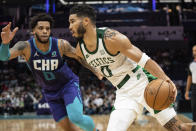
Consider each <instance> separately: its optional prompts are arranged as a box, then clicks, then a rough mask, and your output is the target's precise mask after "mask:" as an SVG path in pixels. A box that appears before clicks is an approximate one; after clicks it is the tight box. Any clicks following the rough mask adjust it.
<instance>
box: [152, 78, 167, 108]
mask: <svg viewBox="0 0 196 131" xmlns="http://www.w3.org/2000/svg"><path fill="white" fill-rule="evenodd" d="M163 82H164V80H163V81H162V82H161V85H160V86H159V89H158V91H157V93H156V96H155V99H154V103H153V109H154V105H155V102H156V99H157V94H158V93H159V90H160V88H161V86H162V84H163Z"/></svg>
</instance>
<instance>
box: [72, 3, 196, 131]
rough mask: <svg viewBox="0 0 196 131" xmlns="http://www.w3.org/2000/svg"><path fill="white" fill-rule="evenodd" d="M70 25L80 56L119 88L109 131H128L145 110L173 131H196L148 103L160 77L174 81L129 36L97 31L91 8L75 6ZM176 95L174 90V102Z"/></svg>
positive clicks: (93, 12) (115, 32) (192, 126)
mask: <svg viewBox="0 0 196 131" xmlns="http://www.w3.org/2000/svg"><path fill="white" fill-rule="evenodd" d="M69 23H70V26H69V29H70V31H71V33H72V36H73V37H75V38H77V39H78V45H77V47H76V53H77V55H78V56H80V57H81V58H83V59H85V60H86V61H87V63H88V64H89V65H91V66H92V67H95V68H96V69H98V70H99V71H100V72H102V74H103V76H104V77H106V78H107V79H108V80H109V81H110V82H111V83H112V84H113V85H114V86H115V87H116V88H117V91H116V100H115V103H114V108H115V110H114V111H112V113H111V115H110V120H109V124H108V127H107V131H126V130H127V129H128V127H129V126H130V124H131V123H132V122H133V121H134V120H135V119H136V117H137V116H138V115H139V114H141V113H142V110H143V107H145V108H146V109H147V110H148V111H149V112H150V113H151V114H152V116H154V117H155V118H156V119H157V120H158V121H159V123H160V124H161V125H162V126H164V127H165V128H166V129H167V130H169V131H196V127H195V126H194V125H193V124H189V125H188V124H184V123H183V122H181V121H180V120H179V119H178V118H177V116H176V112H175V111H174V109H173V108H172V107H168V108H167V109H165V110H162V111H154V110H153V109H151V108H150V107H149V106H148V105H147V104H146V102H145V100H144V90H145V87H146V86H147V84H148V83H149V82H150V81H152V80H153V79H156V78H160V79H163V80H167V81H168V82H170V83H171V84H173V82H172V81H171V80H170V79H169V78H168V76H167V75H166V74H165V73H164V72H163V70H162V69H161V68H160V66H159V65H158V64H157V63H156V62H155V61H153V60H152V59H150V58H149V57H148V56H147V55H146V54H145V53H143V52H142V51H141V50H140V49H138V48H137V47H135V46H134V45H132V44H131V42H130V41H129V39H128V38H127V37H126V36H125V35H123V34H121V33H119V32H118V31H116V30H112V29H109V28H96V14H95V11H94V9H93V8H92V7H90V6H87V5H76V6H74V7H73V8H72V9H71V10H70V16H69ZM147 71H148V72H147ZM173 86H174V87H175V85H174V84H173ZM176 93H177V91H176V88H174V90H173V101H175V97H176Z"/></svg>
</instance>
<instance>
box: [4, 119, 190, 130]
mask: <svg viewBox="0 0 196 131" xmlns="http://www.w3.org/2000/svg"><path fill="white" fill-rule="evenodd" d="M178 116H179V118H180V119H181V120H182V121H184V122H191V120H190V119H188V118H187V117H185V116H184V115H178ZM92 118H93V119H94V121H95V123H96V126H97V127H98V128H99V129H100V130H101V131H106V127H107V123H108V119H109V115H94V116H92ZM0 131H62V130H61V129H60V128H59V127H58V126H57V125H56V124H55V122H54V120H53V119H51V118H47V119H44V118H41V119H40V118H39V119H37V118H33V119H32V118H22V119H21V118H20V119H18V118H17V117H15V118H14V119H13V118H11V119H7V118H5V119H1V120H0ZM128 131H166V130H165V129H164V128H163V127H161V126H160V125H159V124H158V123H157V121H156V120H155V119H154V118H152V117H151V116H141V117H140V118H139V119H138V120H137V121H135V122H134V123H133V124H132V125H131V126H130V128H129V130H128Z"/></svg>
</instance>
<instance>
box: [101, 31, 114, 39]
mask: <svg viewBox="0 0 196 131" xmlns="http://www.w3.org/2000/svg"><path fill="white" fill-rule="evenodd" d="M114 36H116V32H115V31H114V30H110V29H108V30H106V31H105V33H104V39H110V38H112V37H114Z"/></svg>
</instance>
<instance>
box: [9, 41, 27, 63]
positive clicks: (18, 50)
mask: <svg viewBox="0 0 196 131" xmlns="http://www.w3.org/2000/svg"><path fill="white" fill-rule="evenodd" d="M26 47H27V43H26V42H25V41H19V42H17V43H16V44H15V45H14V46H13V47H12V48H11V49H10V58H9V60H11V59H14V58H16V57H18V56H22V55H24V54H23V51H24V49H25V48H26Z"/></svg>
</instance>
